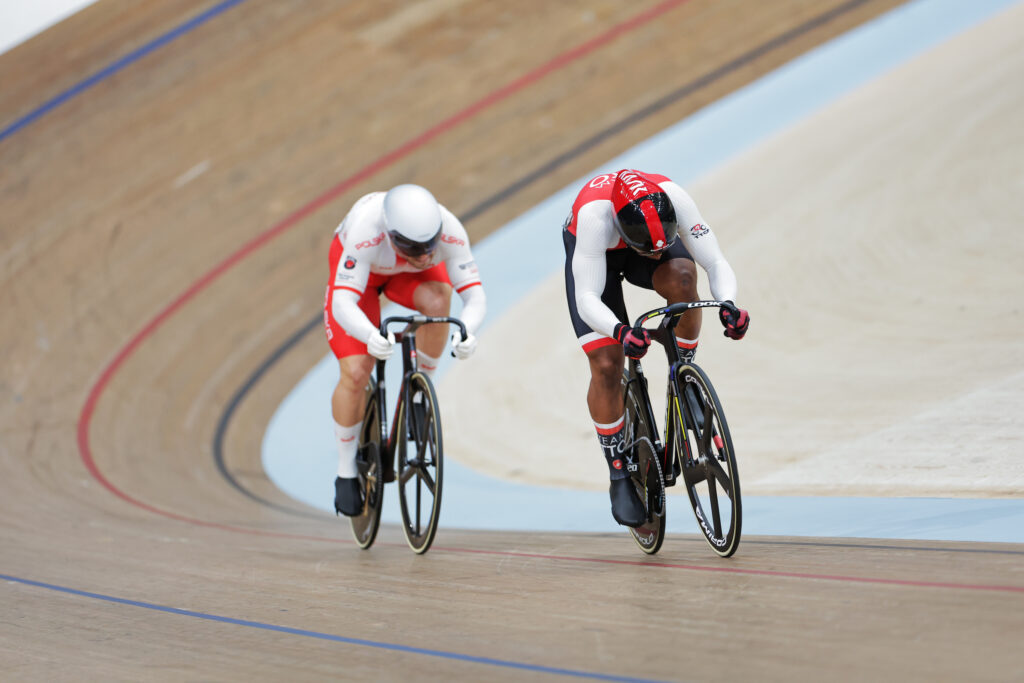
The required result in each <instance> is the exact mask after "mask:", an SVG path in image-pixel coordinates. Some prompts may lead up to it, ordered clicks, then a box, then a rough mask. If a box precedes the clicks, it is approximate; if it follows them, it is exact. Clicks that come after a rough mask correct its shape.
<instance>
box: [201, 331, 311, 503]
mask: <svg viewBox="0 0 1024 683" xmlns="http://www.w3.org/2000/svg"><path fill="white" fill-rule="evenodd" d="M320 318H321V316H320V315H317V316H316V317H314V318H313V319H312V320H310V321H309V322H307V323H306V324H305V325H303V326H302V327H301V328H300V329H299V331H298V332H295V333H294V334H293V335H292V336H291V337H289V338H288V339H287V340H286V341H285V342H284V343H283V344H281V346H279V347H277V348H276V349H275V350H274V352H273V353H271V354H270V356H268V357H267V358H266V359H265V360H264V361H263V362H262V363H260V365H259V366H258V367H257V368H256V370H255V371H254V372H253V373H252V374H251V375H250V376H249V379H247V380H245V382H244V383H243V384H242V386H241V387H239V389H238V391H236V392H235V394H234V395H233V396H232V397H231V400H230V401H228V403H227V406H226V407H225V409H224V412H223V413H221V416H220V419H219V420H218V421H217V431H216V432H214V435H213V461H214V462H215V463H216V464H217V471H218V472H220V476H221V477H223V478H224V480H225V481H226V482H227V483H228V484H230V485H231V487H232V488H233V489H235V490H236V491H238V492H239V493H241V494H242V495H243V496H245V497H246V498H250V499H252V500H254V501H256V502H257V503H259V504H260V505H263V506H266V507H269V508H273V509H274V510H277V511H279V512H284V513H286V514H289V515H295V516H298V517H307V518H312V519H323V517H324V516H323V515H322V514H320V515H317V514H314V513H311V512H307V511H305V510H296V509H294V508H290V507H287V506H284V505H279V504H278V503H275V502H273V501H270V500H267V499H266V498H263V497H261V496H258V495H257V494H255V493H253V492H252V491H250V490H249V489H247V488H246V487H244V486H242V484H241V482H239V481H238V480H237V479H236V478H235V477H234V475H232V474H231V472H230V471H228V468H227V464H226V463H225V462H224V436H225V435H226V434H227V431H228V425H229V424H230V422H231V418H232V417H234V414H235V411H237V410H238V407H239V406H240V405H241V404H242V401H243V400H244V399H245V396H246V394H248V393H249V390H250V389H252V388H253V387H254V386H256V383H257V382H259V381H260V379H262V378H263V375H265V374H267V372H268V371H269V370H270V368H271V367H273V365H274V363H276V362H277V361H278V360H279V359H280V358H281V357H282V356H284V354H286V353H288V352H289V351H290V350H291V349H292V347H294V346H295V345H296V344H298V343H299V342H300V341H302V338H303V337H305V336H306V335H307V334H309V332H310V331H312V330H314V329H316V327H317V326H318V323H319V322H320Z"/></svg>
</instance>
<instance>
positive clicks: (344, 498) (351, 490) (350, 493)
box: [334, 477, 363, 517]
mask: <svg viewBox="0 0 1024 683" xmlns="http://www.w3.org/2000/svg"><path fill="white" fill-rule="evenodd" d="M359 488H360V487H359V479H358V478H356V477H353V478H352V479H342V478H341V477H337V478H335V480H334V509H335V510H337V511H338V512H340V513H341V514H343V515H345V516H346V517H356V516H358V515H361V514H363V494H362V491H360V490H359Z"/></svg>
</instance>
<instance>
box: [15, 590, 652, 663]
mask: <svg viewBox="0 0 1024 683" xmlns="http://www.w3.org/2000/svg"><path fill="white" fill-rule="evenodd" d="M0 580H4V581H10V582H13V583H20V584H22V585H25V586H33V587H35V588H45V589H47V590H52V591H58V592H60V593H67V594H69V595H77V596H79V597H83V598H92V599H93V600H103V601H104V602H113V603H116V604H119V605H128V606H129V607H142V608H144V609H150V610H155V611H157V612H167V613H170V614H178V615H181V616H185V617H192V618H195V619H206V620H207V621H218V622H221V623H224V624H233V625H235V626H245V627H248V628H258V629H262V630H264V631H274V632H277V633H287V634H288V635H293V636H303V637H305V638H316V639H318V640H329V641H332V642H336V643H345V644H346V645H358V646H361V647H372V648H376V649H380V650H393V651H396V652H405V653H408V654H414V655H424V656H427V657H440V658H441V659H452V660H456V661H461V662H469V663H472V664H484V665H486V666H500V667H503V668H506V669H519V670H522V671H534V672H537V673H544V674H552V675H556V676H572V677H574V678H587V679H592V680H598V681H628V682H636V683H648V682H649V683H659V682H658V681H656V680H655V679H650V678H630V677H628V676H613V675H611V674H601V673H593V672H590V671H576V670H574V669H561V668H558V667H553V666H540V665H537V664H526V663H523V662H513V661H509V660H507V659H493V658H491V657H477V656H475V655H464V654H460V653H458V652H445V651H443V650H427V649H425V648H421V647H411V646H408V645H397V644H395V643H381V642H377V641H374V640H364V639H362V638H347V637H345V636H338V635H334V634H332V633H321V632H319V631H308V630H306V629H301V628H290V627H288V626H277V625H275V624H264V623H262V622H259V621H249V620H248V619H234V618H232V617H222V616H218V615H216V614H206V613H204V612H195V611H193V610H188V609H179V608H177V607H167V606H165V605H155V604H153V603H150V602H141V601H139V600H128V599H126V598H116V597H114V596H111V595H103V594H101V593H90V592H89V591H81V590H76V589H74V588H66V587H64V586H57V585H54V584H52V583H43V582H42V581H32V580H31V579H21V578H18V577H16V576H8V575H7V574H0Z"/></svg>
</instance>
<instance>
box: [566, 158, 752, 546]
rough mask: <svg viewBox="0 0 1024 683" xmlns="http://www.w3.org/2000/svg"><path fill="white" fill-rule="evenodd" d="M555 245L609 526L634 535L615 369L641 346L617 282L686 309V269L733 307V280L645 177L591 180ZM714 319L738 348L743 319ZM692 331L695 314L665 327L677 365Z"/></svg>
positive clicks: (677, 191) (691, 224)
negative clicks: (604, 466)
mask: <svg viewBox="0 0 1024 683" xmlns="http://www.w3.org/2000/svg"><path fill="white" fill-rule="evenodd" d="M679 235H681V237H680V236H679ZM562 239H563V242H564V243H565V289H566V296H567V298H568V302H569V317H570V318H571V319H572V325H573V329H574V330H575V332H576V337H577V339H579V342H580V345H581V346H582V347H583V351H584V352H585V353H586V354H587V359H588V360H589V361H590V388H589V390H588V392H587V405H588V407H589V408H590V416H591V418H592V419H593V420H594V426H595V428H596V429H597V435H598V440H599V441H600V444H601V449H602V451H603V452H604V455H605V459H606V460H607V462H608V470H609V474H610V477H611V485H610V487H609V492H610V495H611V503H612V516H613V517H614V518H615V521H616V522H618V523H619V524H622V525H624V526H630V527H637V526H640V525H641V524H642V523H643V522H644V521H645V512H644V506H643V503H641V501H640V498H639V496H637V494H636V490H635V489H634V488H633V486H632V484H630V483H629V471H630V469H631V468H635V467H636V462H635V459H634V455H633V453H632V444H631V435H628V434H626V433H625V431H626V425H625V419H624V418H625V415H624V410H623V393H622V368H623V363H624V361H625V358H624V355H628V356H629V357H631V358H640V357H642V356H643V355H644V354H645V353H647V348H648V346H650V343H651V340H650V337H649V335H648V334H647V333H646V332H644V331H637V330H633V328H632V327H630V324H629V321H628V319H627V317H626V307H625V303H624V302H623V298H622V280H623V279H625V280H627V281H628V282H630V283H632V284H634V285H636V286H638V287H643V288H644V289H652V290H654V291H655V292H657V293H658V294H659V295H661V296H662V297H664V298H665V300H666V302H667V303H670V304H673V303H678V302H681V301H696V300H697V299H698V298H699V297H698V295H697V269H696V266H695V265H694V261H696V262H697V263H699V264H700V266H701V267H702V268H703V269H704V270H705V271H706V272H707V275H708V281H709V283H710V286H711V295H712V296H713V297H714V298H715V299H718V300H722V301H733V302H734V301H735V299H736V275H735V274H734V272H733V270H732V268H731V267H730V266H729V263H728V262H727V261H726V260H725V257H724V256H723V255H722V251H721V249H719V247H718V240H717V239H716V238H715V235H714V233H713V232H711V228H709V227H708V225H707V223H705V222H704V219H703V218H702V217H701V215H700V212H699V211H698V210H697V205H696V204H695V203H694V201H693V199H692V198H691V197H690V195H689V194H687V193H686V191H685V190H683V188H682V187H680V186H679V185H677V184H676V183H674V182H672V180H670V179H669V178H668V177H666V176H663V175H658V174H655V173H644V172H641V171H635V170H630V169H625V170H621V171H618V172H617V173H606V174H602V175H599V176H596V177H594V178H591V179H590V180H589V181H588V182H587V183H586V185H584V187H583V189H582V190H581V191H580V193H579V194H578V195H577V197H576V201H575V202H574V203H573V206H572V215H571V216H569V219H568V220H567V221H566V223H565V226H564V227H563V230H562ZM719 316H720V319H721V322H722V325H723V326H724V327H725V335H726V336H727V337H731V338H732V339H741V338H743V335H744V334H746V331H747V326H748V324H749V323H750V316H749V314H748V313H747V311H745V310H743V309H740V310H739V313H738V314H736V315H732V314H730V313H729V312H728V311H726V310H725V309H720V313H719ZM700 323H701V319H700V311H699V310H693V311H689V312H687V313H686V314H684V315H683V316H682V317H681V318H680V320H679V323H678V324H677V325H676V327H675V334H676V343H677V345H678V346H679V350H680V353H681V355H682V356H683V358H684V359H692V358H693V355H694V354H695V353H696V351H697V339H698V336H699V334H700Z"/></svg>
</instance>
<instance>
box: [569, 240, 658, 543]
mask: <svg viewBox="0 0 1024 683" xmlns="http://www.w3.org/2000/svg"><path fill="white" fill-rule="evenodd" d="M563 240H564V242H565V250H566V266H565V292H566V297H567V299H568V304H569V319H570V320H571V321H572V325H573V330H574V331H575V332H576V338H577V340H578V341H579V343H580V346H581V347H582V348H583V351H584V353H586V354H587V360H588V362H589V364H590V386H589V388H588V389H587V407H588V408H589V409H590V417H591V419H592V420H593V421H594V428H595V429H596V431H597V439H598V443H599V444H600V446H601V452H602V454H603V455H604V457H605V460H606V462H607V463H608V475H609V479H610V480H611V484H610V485H609V494H610V496H611V503H612V516H613V517H614V518H615V521H616V522H618V523H619V524H622V525H625V526H629V527H637V526H640V525H641V524H643V522H644V521H645V519H646V514H647V513H646V510H645V509H644V505H643V502H641V500H640V497H639V496H638V495H637V493H636V490H635V489H634V487H633V485H632V483H631V482H630V479H629V466H630V463H631V462H633V460H634V458H633V454H632V451H631V449H630V445H631V444H629V443H628V439H629V434H627V433H626V432H627V425H626V421H625V414H624V413H625V411H624V408H623V406H624V401H623V392H622V368H623V363H624V361H625V354H624V353H623V350H622V345H621V344H619V343H618V342H617V341H616V340H614V339H612V338H611V337H606V336H604V335H602V334H599V333H597V332H595V331H594V330H593V329H591V328H590V326H589V325H587V323H586V322H584V321H583V319H582V318H581V317H580V315H579V311H578V310H577V308H576V286H575V281H574V279H573V275H572V253H573V250H574V249H575V246H576V243H575V236H573V235H572V234H571V233H569V232H568V231H567V230H563ZM622 256H623V255H622V254H616V253H612V252H609V254H608V257H607V264H608V272H607V276H606V278H605V288H604V292H602V293H601V301H602V302H603V303H604V304H605V305H606V306H608V308H609V309H611V311H612V312H613V313H615V315H616V317H618V318H619V320H622V321H626V320H627V317H626V305H625V302H624V301H623V298H622V276H621V272H622V271H621V267H620V266H621V262H622Z"/></svg>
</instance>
